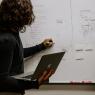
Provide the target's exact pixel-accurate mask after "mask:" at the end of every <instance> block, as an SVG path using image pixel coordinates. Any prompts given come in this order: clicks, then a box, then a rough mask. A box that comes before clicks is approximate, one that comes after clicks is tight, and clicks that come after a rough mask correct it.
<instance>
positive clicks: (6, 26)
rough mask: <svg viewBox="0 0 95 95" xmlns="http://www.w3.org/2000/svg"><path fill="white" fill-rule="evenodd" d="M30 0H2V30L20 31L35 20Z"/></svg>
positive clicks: (0, 16) (0, 8)
mask: <svg viewBox="0 0 95 95" xmlns="http://www.w3.org/2000/svg"><path fill="white" fill-rule="evenodd" d="M34 18H35V16H34V13H33V6H32V4H31V1H30V0H2V2H1V5H0V30H2V31H13V32H16V31H17V32H18V31H21V30H22V29H23V27H25V26H26V25H30V24H31V23H32V22H33V21H34Z"/></svg>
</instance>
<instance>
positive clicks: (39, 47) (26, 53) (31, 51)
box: [24, 44, 46, 58]
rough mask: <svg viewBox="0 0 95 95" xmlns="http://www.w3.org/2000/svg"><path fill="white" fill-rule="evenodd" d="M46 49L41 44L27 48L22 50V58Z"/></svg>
mask: <svg viewBox="0 0 95 95" xmlns="http://www.w3.org/2000/svg"><path fill="white" fill-rule="evenodd" d="M44 49H46V48H45V46H44V45H43V44H39V45H36V46H33V47H29V48H24V58H25V57H29V56H31V55H33V54H35V53H38V52H40V51H41V50H44Z"/></svg>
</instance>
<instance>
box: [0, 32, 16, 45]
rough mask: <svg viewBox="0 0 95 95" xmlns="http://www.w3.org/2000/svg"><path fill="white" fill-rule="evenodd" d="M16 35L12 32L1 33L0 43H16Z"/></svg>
mask: <svg viewBox="0 0 95 95" xmlns="http://www.w3.org/2000/svg"><path fill="white" fill-rule="evenodd" d="M15 43H16V40H15V37H14V36H13V35H12V34H11V33H0V44H1V45H3V44H5V46H6V45H10V46H12V45H15Z"/></svg>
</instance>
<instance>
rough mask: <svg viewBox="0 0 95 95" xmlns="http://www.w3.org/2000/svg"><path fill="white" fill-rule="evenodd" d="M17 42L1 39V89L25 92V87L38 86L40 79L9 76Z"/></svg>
mask: <svg viewBox="0 0 95 95" xmlns="http://www.w3.org/2000/svg"><path fill="white" fill-rule="evenodd" d="M14 47H15V44H14V43H13V41H12V40H7V39H5V40H1V39H0V91H3V92H6V91H7V92H23V91H24V90H25V89H31V88H38V87H39V85H38V81H25V80H19V79H15V78H13V77H11V76H9V71H10V68H11V65H12V59H13V54H14Z"/></svg>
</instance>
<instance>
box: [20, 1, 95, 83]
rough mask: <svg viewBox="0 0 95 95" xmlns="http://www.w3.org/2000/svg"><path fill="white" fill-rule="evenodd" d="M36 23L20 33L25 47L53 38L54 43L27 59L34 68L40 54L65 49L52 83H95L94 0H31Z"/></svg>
mask: <svg viewBox="0 0 95 95" xmlns="http://www.w3.org/2000/svg"><path fill="white" fill-rule="evenodd" d="M32 3H33V6H34V14H35V16H36V19H35V22H34V23H33V24H32V26H30V27H27V31H26V32H25V33H24V34H21V39H22V42H23V45H24V47H29V46H34V45H36V44H39V43H40V42H42V41H43V40H44V39H45V38H52V39H53V40H54V42H55V44H54V46H53V47H52V48H50V49H48V50H45V51H42V52H40V53H38V54H36V55H34V56H33V57H32V58H31V59H30V60H27V61H25V72H31V71H34V70H35V68H36V66H37V64H38V62H39V60H40V58H41V56H42V55H44V54H48V53H54V52H59V51H64V50H65V51H66V54H65V56H64V57H63V59H62V60H61V63H60V65H59V67H58V69H57V71H56V72H55V74H54V75H53V76H52V77H51V78H50V83H72V82H74V83H76V82H78V83H95V69H94V68H95V67H94V66H95V58H94V57H95V0H32Z"/></svg>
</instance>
